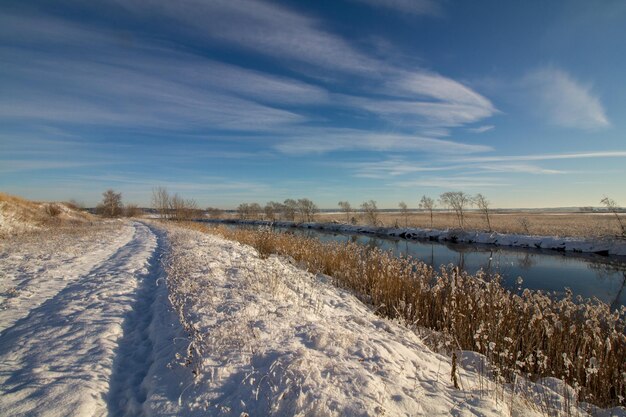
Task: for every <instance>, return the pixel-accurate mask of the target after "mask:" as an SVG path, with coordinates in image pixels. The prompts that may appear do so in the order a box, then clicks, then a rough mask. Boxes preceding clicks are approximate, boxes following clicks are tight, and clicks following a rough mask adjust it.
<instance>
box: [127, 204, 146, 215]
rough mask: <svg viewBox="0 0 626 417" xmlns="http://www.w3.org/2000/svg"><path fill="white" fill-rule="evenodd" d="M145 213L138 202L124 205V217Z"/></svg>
mask: <svg viewBox="0 0 626 417" xmlns="http://www.w3.org/2000/svg"><path fill="white" fill-rule="evenodd" d="M142 213H143V210H142V209H141V208H139V206H138V205H137V204H126V205H125V206H124V217H138V216H140V215H141V214H142Z"/></svg>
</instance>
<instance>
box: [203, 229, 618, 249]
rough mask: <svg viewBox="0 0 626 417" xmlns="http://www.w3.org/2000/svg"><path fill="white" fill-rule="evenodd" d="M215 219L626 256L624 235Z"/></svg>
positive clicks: (341, 231)
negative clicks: (579, 235) (584, 236)
mask: <svg viewBox="0 0 626 417" xmlns="http://www.w3.org/2000/svg"><path fill="white" fill-rule="evenodd" d="M204 221H206V222H218V223H241V224H251V225H274V226H278V227H299V228H305V229H318V230H326V231H330V232H340V233H353V234H370V235H378V236H393V237H400V238H403V239H409V240H411V239H414V240H431V241H432V240H434V241H441V242H459V243H478V244H485V245H498V246H513V247H522V248H533V249H550V250H557V251H566V252H582V253H601V254H605V255H610V256H626V239H617V238H610V237H607V238H580V237H560V236H533V235H522V234H514V233H497V232H480V231H464V230H460V229H445V230H438V229H422V228H394V227H377V226H362V225H350V224H342V223H316V222H311V223H295V222H288V221H279V222H269V221H264V220H204Z"/></svg>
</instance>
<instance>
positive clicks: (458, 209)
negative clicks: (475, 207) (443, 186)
mask: <svg viewBox="0 0 626 417" xmlns="http://www.w3.org/2000/svg"><path fill="white" fill-rule="evenodd" d="M439 200H440V201H441V204H442V205H443V206H445V207H448V208H451V209H453V210H454V213H455V214H456V218H457V221H458V222H459V227H460V228H461V229H463V228H464V227H465V209H466V208H467V206H469V205H470V204H471V203H472V199H471V197H470V196H469V195H467V194H465V193H464V192H463V191H448V192H446V193H443V194H441V195H440V196H439Z"/></svg>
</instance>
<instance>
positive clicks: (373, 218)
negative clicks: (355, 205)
mask: <svg viewBox="0 0 626 417" xmlns="http://www.w3.org/2000/svg"><path fill="white" fill-rule="evenodd" d="M361 209H362V210H363V217H364V218H365V221H366V222H367V223H369V224H371V225H374V226H377V225H378V224H379V223H378V207H377V206H376V202H375V201H374V200H369V201H365V202H363V203H362V204H361Z"/></svg>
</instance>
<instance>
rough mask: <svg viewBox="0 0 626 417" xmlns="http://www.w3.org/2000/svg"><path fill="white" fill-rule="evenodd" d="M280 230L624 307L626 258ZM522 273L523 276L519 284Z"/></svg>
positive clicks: (508, 284)
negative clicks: (378, 249) (367, 247)
mask: <svg viewBox="0 0 626 417" xmlns="http://www.w3.org/2000/svg"><path fill="white" fill-rule="evenodd" d="M236 227H251V226H236ZM276 229H277V230H280V231H286V230H289V232H290V233H295V234H300V235H304V236H309V237H314V238H317V239H320V240H322V241H336V242H346V241H351V242H356V243H358V244H361V245H367V246H372V247H378V248H380V249H383V250H390V251H392V252H393V253H394V254H396V255H400V254H402V255H410V256H412V257H413V258H417V259H419V260H421V261H423V262H426V263H428V264H430V265H432V266H434V267H436V268H438V267H439V266H441V265H449V264H452V265H455V266H456V265H458V266H459V267H461V268H462V269H464V270H466V271H468V272H470V273H475V272H476V271H478V270H480V269H482V270H483V271H485V272H487V273H499V274H500V275H501V276H502V277H503V283H504V285H505V286H506V287H508V288H510V289H514V290H516V291H520V290H523V289H524V288H530V289H539V290H544V291H550V292H556V293H559V294H561V293H563V294H564V292H565V288H570V289H571V290H572V292H573V293H574V295H581V296H583V297H585V298H590V297H597V298H598V299H600V300H602V301H604V302H606V303H608V304H610V305H612V306H613V307H617V306H620V305H626V288H625V286H626V257H603V256H599V255H583V254H574V253H571V254H570V253H563V252H556V251H549V250H538V249H520V248H508V247H499V246H493V245H468V244H460V243H448V244H445V243H439V242H430V241H427V242H425V241H415V240H405V239H396V238H388V237H384V238H382V237H377V236H369V235H356V234H343V233H336V232H328V231H322V230H315V229H300V228H289V229H284V228H276ZM518 277H521V278H522V280H521V281H522V284H521V287H520V285H519V284H518Z"/></svg>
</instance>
